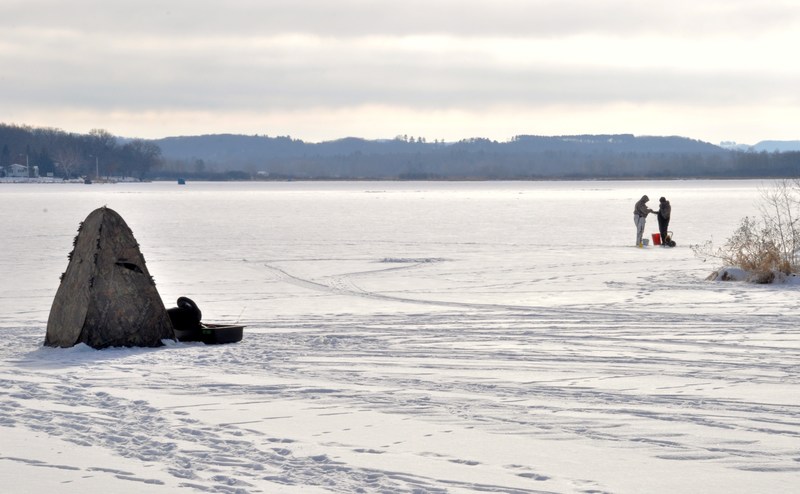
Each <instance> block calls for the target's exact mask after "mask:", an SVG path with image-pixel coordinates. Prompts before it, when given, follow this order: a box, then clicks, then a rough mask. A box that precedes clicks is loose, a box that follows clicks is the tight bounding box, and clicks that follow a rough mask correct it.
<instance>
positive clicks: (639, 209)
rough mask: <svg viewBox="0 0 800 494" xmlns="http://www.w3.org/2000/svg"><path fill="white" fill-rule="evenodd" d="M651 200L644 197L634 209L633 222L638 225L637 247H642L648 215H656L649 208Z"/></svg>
mask: <svg viewBox="0 0 800 494" xmlns="http://www.w3.org/2000/svg"><path fill="white" fill-rule="evenodd" d="M649 200H650V198H649V197H647V195H643V196H642V198H641V199H639V202H637V203H636V206H635V207H634V208H633V222H634V224H636V247H642V235H644V224H645V221H646V218H647V215H648V214H650V213H654V214H655V211H653V210H652V209H650V208H648V207H647V201H649Z"/></svg>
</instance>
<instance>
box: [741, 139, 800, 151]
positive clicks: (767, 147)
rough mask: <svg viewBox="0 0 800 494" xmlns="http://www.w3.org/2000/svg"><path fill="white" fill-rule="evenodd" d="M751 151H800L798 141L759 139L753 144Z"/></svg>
mask: <svg viewBox="0 0 800 494" xmlns="http://www.w3.org/2000/svg"><path fill="white" fill-rule="evenodd" d="M751 149H752V151H757V152H759V153H760V152H762V151H766V152H768V153H774V152H778V153H785V152H788V151H800V141H761V142H759V143H758V144H756V145H754V146H753V147H752V148H751Z"/></svg>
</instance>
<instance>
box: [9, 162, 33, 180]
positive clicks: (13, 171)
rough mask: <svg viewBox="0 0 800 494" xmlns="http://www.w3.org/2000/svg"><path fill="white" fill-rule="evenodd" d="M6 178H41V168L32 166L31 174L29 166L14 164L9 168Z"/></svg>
mask: <svg viewBox="0 0 800 494" xmlns="http://www.w3.org/2000/svg"><path fill="white" fill-rule="evenodd" d="M6 176H7V177H12V178H26V177H32V178H39V167H38V166H32V167H31V173H30V174H29V173H28V167H27V166H25V165H19V164H17V163H14V164H12V165H10V166H9V167H8V170H6Z"/></svg>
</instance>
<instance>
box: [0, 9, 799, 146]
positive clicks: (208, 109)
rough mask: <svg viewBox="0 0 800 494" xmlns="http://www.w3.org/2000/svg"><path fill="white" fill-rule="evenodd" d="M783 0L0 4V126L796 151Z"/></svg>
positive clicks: (791, 60)
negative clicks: (595, 137)
mask: <svg viewBox="0 0 800 494" xmlns="http://www.w3.org/2000/svg"><path fill="white" fill-rule="evenodd" d="M798 47H800V2H797V1H796V0H786V1H777V0H753V1H743V0H690V1H687V0H670V1H653V0H632V1H623V0H610V1H604V0H403V1H396V0H393V1H388V0H387V1H378V0H372V1H370V0H224V1H213V2H212V1H204V0H135V1H128V0H98V1H94V0H72V1H69V2H66V1H62V0H51V1H43V0H0V122H3V123H13V124H25V125H31V126H36V127H40V126H41V127H56V128H60V129H63V130H66V131H70V132H80V133H85V132H88V131H90V130H91V129H105V130H107V131H109V132H111V133H112V134H115V135H118V136H126V137H144V138H156V137H166V136H174V135H197V134H211V133H241V134H259V135H271V136H275V135H291V136H292V137H296V138H300V139H303V140H306V141H322V140H329V139H335V138H339V137H347V136H356V137H365V138H370V139H373V138H392V137H395V136H396V135H402V134H405V135H408V136H422V137H425V138H427V139H428V140H429V141H433V140H434V139H445V140H448V141H451V140H458V139H461V138H466V137H488V138H491V139H497V140H500V141H505V140H508V139H510V138H512V137H513V136H515V135H519V134H538V135H562V134H583V133H588V134H600V133H632V134H636V135H680V136H685V137H691V138H695V139H700V140H704V141H708V142H713V143H719V142H720V141H722V140H733V141H737V142H740V143H747V144H754V143H755V142H758V141H760V140H764V139H800V63H798V56H797V50H798Z"/></svg>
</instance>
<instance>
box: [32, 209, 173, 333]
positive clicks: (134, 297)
mask: <svg viewBox="0 0 800 494" xmlns="http://www.w3.org/2000/svg"><path fill="white" fill-rule="evenodd" d="M69 258H70V261H69V265H68V266H67V271H66V272H65V273H64V275H63V276H62V279H61V285H60V286H59V287H58V291H57V292H56V297H55V299H54V300H53V306H52V308H51V309H50V317H49V319H48V320H47V335H46V336H45V341H44V344H45V345H47V346H54V347H71V346H73V345H76V344H78V343H85V344H87V345H89V346H91V347H94V348H105V347H110V346H147V347H152V346H159V345H161V340H162V339H173V340H174V339H175V331H174V330H173V328H172V323H171V322H170V320H169V316H168V315H167V310H166V308H165V307H164V303H163V302H162V301H161V297H160V296H159V294H158V291H157V290H156V287H155V283H154V282H153V279H152V278H151V276H150V273H149V272H148V271H147V266H145V262H144V257H143V256H142V253H141V252H140V251H139V244H138V243H137V242H136V239H134V237H133V233H132V232H131V230H130V228H128V225H127V224H126V223H125V221H124V220H123V219H122V217H121V216H120V215H119V214H117V213H116V212H115V211H113V210H111V209H109V208H106V207H102V208H99V209H96V210H94V211H92V212H91V213H90V214H89V216H87V217H86V220H85V221H84V222H83V223H81V226H80V228H79V229H78V236H77V237H76V238H75V249H74V250H73V251H72V253H71V254H70V256H69Z"/></svg>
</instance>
